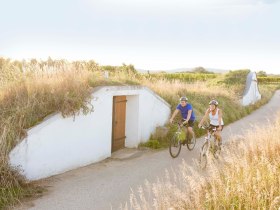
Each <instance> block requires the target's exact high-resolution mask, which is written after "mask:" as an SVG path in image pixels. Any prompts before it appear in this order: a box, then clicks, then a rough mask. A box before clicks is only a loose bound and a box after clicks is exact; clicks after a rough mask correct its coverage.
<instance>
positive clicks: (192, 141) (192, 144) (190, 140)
mask: <svg viewBox="0 0 280 210" xmlns="http://www.w3.org/2000/svg"><path fill="white" fill-rule="evenodd" d="M189 135H190V134H188V137H189ZM190 136H191V138H187V147H188V149H189V150H190V151H191V150H193V148H194V147H195V144H196V138H195V135H190Z"/></svg>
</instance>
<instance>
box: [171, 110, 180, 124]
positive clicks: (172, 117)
mask: <svg viewBox="0 0 280 210" xmlns="http://www.w3.org/2000/svg"><path fill="white" fill-rule="evenodd" d="M178 113H179V110H178V109H176V110H175V111H174V112H173V114H172V116H171V118H170V120H169V122H170V123H172V122H173V119H174V117H175V116H176V115H177V114H178Z"/></svg>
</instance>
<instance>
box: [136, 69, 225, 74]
mask: <svg viewBox="0 0 280 210" xmlns="http://www.w3.org/2000/svg"><path fill="white" fill-rule="evenodd" d="M193 69H194V68H177V69H169V70H164V69H163V70H144V69H137V68H136V70H137V71H138V72H140V73H148V71H149V72H150V73H159V72H166V73H179V72H192V70H193ZM205 69H206V70H207V71H209V72H214V73H219V74H220V73H221V74H222V73H227V72H229V70H225V69H216V68H205Z"/></svg>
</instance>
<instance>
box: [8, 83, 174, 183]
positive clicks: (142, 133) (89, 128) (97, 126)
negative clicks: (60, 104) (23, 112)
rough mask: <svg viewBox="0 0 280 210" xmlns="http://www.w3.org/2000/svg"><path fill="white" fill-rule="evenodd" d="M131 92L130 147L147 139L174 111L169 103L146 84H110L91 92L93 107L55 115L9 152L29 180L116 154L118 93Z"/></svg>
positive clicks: (129, 115)
mask: <svg viewBox="0 0 280 210" xmlns="http://www.w3.org/2000/svg"><path fill="white" fill-rule="evenodd" d="M119 95H126V96H127V106H126V107H127V108H126V137H127V138H126V141H125V146H126V147H137V146H138V144H139V143H140V142H144V141H147V140H148V139H149V137H150V134H151V133H152V132H153V131H154V130H155V128H156V127H157V126H162V125H164V123H165V122H166V121H167V120H168V118H169V115H170V106H169V105H168V104H167V103H166V102H165V101H164V100H163V99H161V98H160V97H159V96H157V95H156V94H155V93H153V92H152V91H151V90H149V89H148V88H145V87H142V86H106V87H99V88H96V89H95V90H94V92H93V94H92V101H91V103H92V105H93V106H94V112H91V113H90V114H88V115H82V114H80V115H78V116H76V117H75V118H73V117H67V118H63V117H62V116H61V115H60V114H56V115H53V116H50V117H49V118H48V119H45V120H44V121H43V122H42V123H41V124H39V125H37V126H35V127H34V128H31V129H30V130H29V131H28V137H27V138H26V139H24V140H23V141H22V142H21V143H20V144H18V145H17V146H16V147H15V148H14V149H13V150H12V151H11V153H10V163H11V165H12V166H20V168H21V169H22V174H24V175H25V176H26V178H27V179H29V180H36V179H40V178H45V177H49V176H51V175H55V174H59V173H62V172H65V171H68V170H71V169H74V168H77V167H81V166H85V165H88V164H91V163H94V162H97V161H100V160H102V159H105V158H107V157H110V156H111V143H112V139H111V134H112V106H113V96H119Z"/></svg>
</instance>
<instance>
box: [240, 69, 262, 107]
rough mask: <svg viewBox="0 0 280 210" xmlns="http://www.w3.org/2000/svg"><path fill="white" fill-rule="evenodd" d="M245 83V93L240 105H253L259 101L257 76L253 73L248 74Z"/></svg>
mask: <svg viewBox="0 0 280 210" xmlns="http://www.w3.org/2000/svg"><path fill="white" fill-rule="evenodd" d="M247 80H249V81H247V82H246V90H247V91H246V93H245V94H244V95H243V98H242V104H243V106H247V105H249V104H254V103H255V102H257V101H258V100H260V99H261V94H260V92H259V89H258V82H257V75H256V73H255V72H251V73H249V75H248V77H247Z"/></svg>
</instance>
